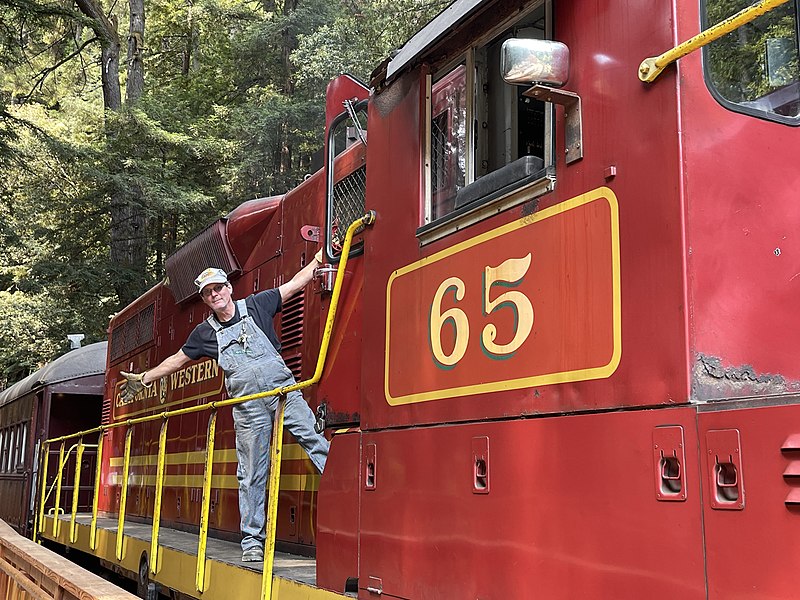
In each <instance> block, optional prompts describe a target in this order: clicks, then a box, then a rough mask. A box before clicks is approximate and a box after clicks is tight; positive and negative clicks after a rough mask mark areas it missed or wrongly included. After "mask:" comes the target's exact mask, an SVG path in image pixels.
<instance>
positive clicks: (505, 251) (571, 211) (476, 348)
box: [385, 188, 622, 405]
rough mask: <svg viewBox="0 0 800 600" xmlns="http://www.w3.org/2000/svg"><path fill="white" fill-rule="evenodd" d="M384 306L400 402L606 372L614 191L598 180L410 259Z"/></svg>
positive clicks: (614, 261) (612, 311) (613, 336)
mask: <svg viewBox="0 0 800 600" xmlns="http://www.w3.org/2000/svg"><path fill="white" fill-rule="evenodd" d="M553 248H558V249H559V250H560V252H558V254H557V255H556V256H553V255H552V250H553ZM386 304H387V306H386V313H387V317H386V340H387V344H386V362H385V364H386V371H385V372H386V388H385V389H386V401H387V402H388V403H389V404H391V405H398V404H408V403H414V402H427V401H430V400H437V399H441V398H455V397H459V396H466V395H473V394H486V393H490V392H493V391H497V390H508V389H515V388H516V389H523V388H530V387H534V386H537V385H549V384H554V383H562V382H567V381H582V380H588V379H597V378H606V377H609V376H611V374H613V372H614V370H615V369H616V367H617V365H618V364H619V360H620V355H621V353H622V347H621V342H622V340H621V323H620V274H619V223H618V206H617V199H616V197H615V196H614V194H613V192H611V190H609V189H608V188H601V189H598V190H595V191H593V192H590V193H588V194H584V195H582V196H579V197H577V198H574V199H571V200H569V201H566V202H563V203H561V204H558V205H556V206H553V207H551V208H548V209H545V210H542V211H540V212H538V213H535V214H534V215H530V216H528V217H523V218H521V219H519V220H517V221H512V222H511V223H509V224H507V225H504V226H502V227H500V228H498V229H495V230H492V231H489V232H487V233H484V234H482V235H480V236H476V237H475V238H471V239H468V240H466V241H464V242H461V243H460V244H458V245H456V246H453V247H452V248H448V249H447V250H443V251H441V252H439V253H436V254H434V255H432V256H429V257H426V258H424V259H422V260H420V261H418V262H416V263H412V264H411V265H408V266H406V267H403V268H402V269H399V270H397V271H395V272H394V273H393V274H392V276H391V277H390V279H389V283H388V285H387V302H386ZM409 348H417V349H418V351H417V352H408V349H409Z"/></svg>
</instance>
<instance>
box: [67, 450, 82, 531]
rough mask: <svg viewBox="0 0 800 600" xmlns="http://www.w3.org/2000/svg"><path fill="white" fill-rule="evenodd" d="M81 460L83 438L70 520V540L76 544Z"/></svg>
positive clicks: (77, 457)
mask: <svg viewBox="0 0 800 600" xmlns="http://www.w3.org/2000/svg"><path fill="white" fill-rule="evenodd" d="M81 461H83V438H81V439H80V440H79V441H78V451H77V452H76V453H75V485H74V486H73V488H72V516H71V517H70V520H69V541H70V543H72V544H74V543H75V539H76V535H75V517H76V516H77V514H78V495H79V494H80V491H81Z"/></svg>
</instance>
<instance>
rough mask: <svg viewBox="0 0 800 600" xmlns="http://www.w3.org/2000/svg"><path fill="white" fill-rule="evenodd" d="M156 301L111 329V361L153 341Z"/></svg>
mask: <svg viewBox="0 0 800 600" xmlns="http://www.w3.org/2000/svg"><path fill="white" fill-rule="evenodd" d="M155 316H156V303H155V302H153V303H152V304H148V305H147V306H145V307H144V308H143V309H142V310H140V311H139V312H138V313H136V314H135V315H133V316H131V317H129V318H128V319H127V320H125V321H123V322H122V324H120V325H119V326H117V327H115V328H114V329H113V330H112V331H111V361H112V362H113V361H116V360H118V359H120V358H122V357H123V356H125V355H126V354H128V353H130V352H133V351H134V350H136V349H137V348H139V347H141V346H144V345H145V344H147V343H149V342H152V341H153V339H154V338H155V331H156V322H155Z"/></svg>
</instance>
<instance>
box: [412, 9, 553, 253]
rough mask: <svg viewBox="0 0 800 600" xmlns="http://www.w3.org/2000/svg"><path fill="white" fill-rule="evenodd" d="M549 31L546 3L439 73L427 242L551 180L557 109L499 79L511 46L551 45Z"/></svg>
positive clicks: (429, 155)
mask: <svg viewBox="0 0 800 600" xmlns="http://www.w3.org/2000/svg"><path fill="white" fill-rule="evenodd" d="M546 33H547V32H546V20H545V9H544V6H543V5H541V6H539V7H537V8H535V9H534V10H532V11H531V12H529V13H527V14H526V15H525V16H524V17H522V18H521V19H520V20H518V21H517V22H516V23H515V24H514V25H513V26H512V27H510V28H506V29H504V30H502V31H500V32H496V33H495V34H494V35H493V36H492V37H491V39H490V40H489V41H488V42H486V43H484V44H482V45H479V46H475V47H472V48H470V49H469V50H468V51H467V52H466V53H465V54H464V55H463V56H461V57H460V58H459V59H458V60H457V61H456V62H454V63H450V64H448V65H446V66H444V67H443V68H440V69H437V70H435V71H434V72H433V73H432V75H431V78H430V88H429V96H428V97H429V100H428V101H429V106H428V109H429V117H428V140H427V144H428V148H427V151H426V165H425V168H426V176H427V184H426V185H427V193H426V201H425V210H424V212H423V214H422V215H421V219H420V229H419V231H418V234H419V235H420V237H421V238H422V239H423V241H425V238H426V237H427V235H428V232H431V231H436V230H439V229H445V231H446V232H448V231H450V230H453V227H450V228H449V229H448V228H446V227H443V225H444V224H445V223H450V222H452V221H458V222H459V226H463V225H464V223H463V222H462V218H463V217H464V216H465V215H468V214H474V213H475V212H476V210H477V209H479V208H480V207H482V206H486V205H487V204H488V203H492V204H493V205H494V201H497V200H499V199H501V198H504V197H508V196H509V194H512V193H513V192H515V191H517V190H519V189H521V188H524V187H526V186H528V185H530V184H532V183H533V182H536V181H542V180H544V179H546V174H547V172H548V169H546V167H547V166H549V165H551V164H552V143H551V139H552V138H551V135H550V120H551V114H552V112H551V108H550V107H549V105H546V104H545V103H544V102H540V101H538V100H535V99H532V98H528V97H525V96H523V91H524V88H521V87H519V86H514V85H510V84H507V83H505V82H504V81H503V79H502V77H501V74H500V48H501V46H502V44H503V42H504V41H506V40H507V39H510V38H535V39H545V38H546ZM502 208H505V207H501V208H500V209H499V210H501V209H502ZM495 212H496V211H495ZM473 220H474V218H473ZM435 237H440V236H434V239H435Z"/></svg>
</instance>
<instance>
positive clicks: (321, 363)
mask: <svg viewBox="0 0 800 600" xmlns="http://www.w3.org/2000/svg"><path fill="white" fill-rule="evenodd" d="M375 219H376V214H375V211H369V212H367V213H366V214H365V215H364V216H362V217H361V218H359V219H356V220H355V221H354V222H353V223H352V224H351V225H350V226H349V227H348V228H347V233H346V235H345V240H344V245H343V247H342V254H341V257H340V260H339V266H338V269H337V275H336V281H335V283H334V286H333V294H332V295H331V302H330V306H329V308H328V316H327V320H326V322H325V329H324V331H323V335H322V342H321V344H320V352H319V356H318V357H317V365H316V369H315V370H314V375H313V376H312V377H311V378H310V379H306V380H304V381H301V382H296V383H294V384H292V385H287V386H284V387H281V388H275V389H272V390H269V391H266V392H260V393H258V394H250V395H248V396H240V397H238V398H229V399H228V400H220V401H216V402H207V403H205V404H198V405H197V406H190V407H187V408H182V409H178V410H172V411H163V412H161V413H157V414H153V415H147V416H145V417H138V418H135V419H125V420H121V421H117V422H116V423H109V424H107V425H101V426H99V427H93V428H92V429H87V430H84V431H79V432H77V433H73V434H69V435H63V436H60V437H56V438H52V439H49V440H45V441H44V442H43V443H42V447H43V448H47V449H49V446H50V444H53V443H55V442H61V460H60V461H59V462H60V465H59V473H58V479H57V485H56V488H57V491H56V505H57V504H58V501H59V497H60V493H61V484H60V482H61V473H62V470H63V468H64V461H63V453H64V442H65V441H66V440H69V439H72V438H80V439H82V438H83V436H85V435H89V434H91V433H99V434H100V436H99V439H98V447H97V465H96V470H95V485H94V499H93V502H92V521H91V526H90V527H91V529H90V547H91V548H92V550H94V549H96V547H97V512H98V499H99V488H100V478H101V473H102V468H101V462H102V456H103V435H104V433H105V432H106V431H108V430H110V429H115V428H118V427H128V430H127V432H126V436H125V450H124V458H123V468H122V483H121V488H122V489H121V492H120V506H119V515H118V519H117V540H116V557H117V560H122V553H123V528H124V526H125V507H126V502H127V493H128V474H129V468H130V450H131V437H132V434H133V426H134V425H137V424H139V423H147V422H151V421H155V420H158V419H163V424H162V427H161V433H160V435H159V450H158V473H157V476H156V500H155V503H156V504H155V510H154V514H153V530H152V531H153V534H152V538H151V546H150V554H151V556H150V571H151V572H152V573H155V572H156V568H157V565H158V563H157V560H158V530H159V521H160V514H161V495H162V492H163V480H164V465H165V455H166V431H167V421H168V420H169V418H171V417H177V416H181V415H186V414H191V413H195V412H200V411H204V410H211V411H213V414H212V417H211V420H210V422H209V439H208V442H207V450H206V452H207V453H206V472H205V474H204V479H203V508H202V513H201V517H200V519H201V523H200V524H201V539H200V540H199V543H198V561H197V573H196V583H197V589H198V591H200V592H202V591H203V589H202V588H203V587H204V579H205V574H204V573H205V547H206V544H205V542H206V539H205V536H204V535H203V529H205V532H206V534H207V530H208V512H209V507H210V490H211V473H212V468H213V448H214V445H213V435H214V428H215V417H216V411H217V409H219V408H222V407H225V406H234V405H236V404H242V403H244V402H247V401H249V400H255V399H257V398H265V397H268V396H280V397H281V400H279V402H278V404H279V408H278V413H276V418H275V421H276V422H275V424H274V426H273V438H276V437H277V440H278V441H277V442H276V441H274V440H273V443H272V448H271V451H270V464H271V465H272V464H273V463H274V465H277V466H274V465H273V468H271V469H270V482H269V494H270V495H269V502H268V506H269V514H268V515H267V522H268V523H269V533H268V540H267V546H268V551H267V552H265V553H264V554H265V556H264V562H265V566H266V565H267V563H268V562H269V569H266V568H265V570H264V575H263V579H262V596H261V597H262V600H263V599H265V598H269V597H271V590H272V561H273V556H274V549H275V523H276V519H277V511H278V492H279V487H280V485H279V484H280V453H281V451H282V441H283V403H284V402H285V398H286V395H287V394H288V393H289V392H292V391H295V390H302V389H305V388H307V387H310V386H312V385H314V384H316V383H318V382H319V380H320V379H321V378H322V371H323V369H324V367H325V360H326V358H327V355H328V347H329V345H330V339H331V336H332V333H333V325H334V320H335V317H336V310H337V307H338V303H339V296H340V295H341V291H342V283H343V280H344V273H345V268H346V266H347V261H348V258H349V254H350V248H351V246H352V242H353V236H354V235H355V234H356V232H357V231H358V230H359V229H361V228H363V227H365V226H367V225H372V224H373V223H374V222H375ZM209 448H210V450H209ZM71 450H72V449H70V452H71ZM47 467H48V455H47V454H45V457H44V466H43V478H42V492H41V496H40V497H41V504H40V507H39V523H40V527H43V523H44V505H45V501H46V496H45V489H46V482H45V480H46V474H47ZM55 521H58V518H57V515H56V519H55ZM204 525H205V528H204V527H203V526H204ZM56 528H57V525H56V523H54V524H53V534H54V536H57V529H56ZM201 553H202V556H203V560H201V559H200V555H201Z"/></svg>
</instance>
